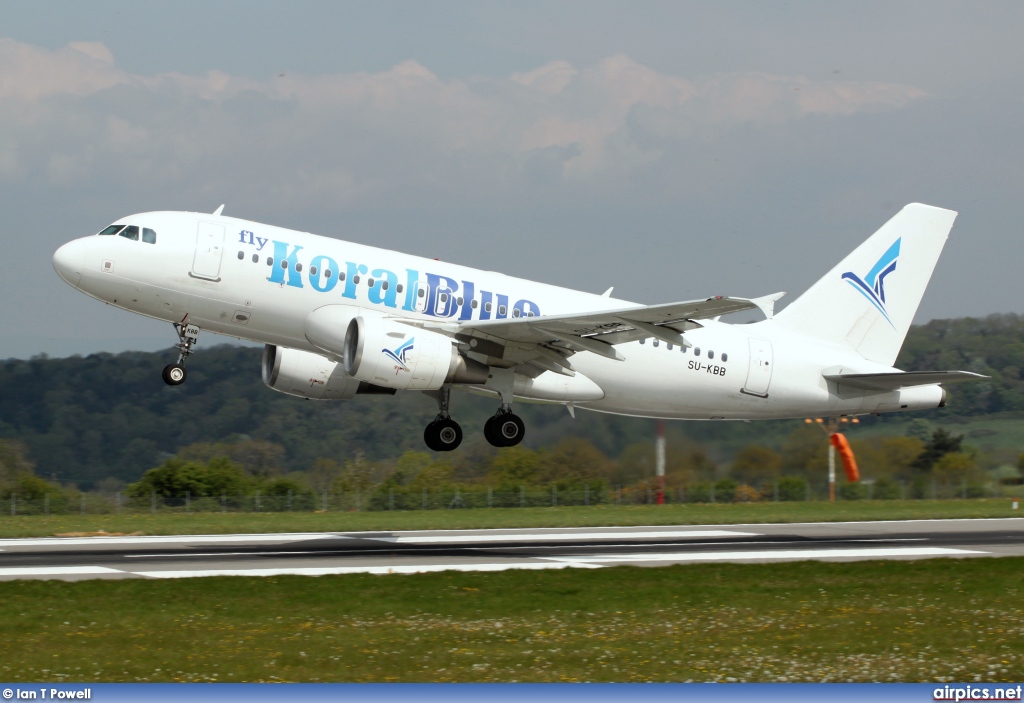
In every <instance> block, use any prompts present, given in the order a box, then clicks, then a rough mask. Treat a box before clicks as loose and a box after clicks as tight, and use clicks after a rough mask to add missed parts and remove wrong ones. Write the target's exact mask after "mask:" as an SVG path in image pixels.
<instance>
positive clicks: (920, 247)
mask: <svg viewBox="0 0 1024 703" xmlns="http://www.w3.org/2000/svg"><path fill="white" fill-rule="evenodd" d="M954 219H956V213H955V212H953V211H952V210H943V209H942V208H937V207H932V206H930V205H921V204H919V203H912V204H910V205H907V206H906V207H905V208H903V209H902V210H900V211H899V212H898V213H897V214H896V216H895V217H893V218H892V219H891V220H889V221H888V222H886V223H885V224H884V225H882V228H881V229H880V230H878V231H877V232H875V233H874V234H873V235H871V237H869V238H868V240H867V241H866V242H864V243H863V244H861V245H860V246H859V247H857V248H856V249H855V250H854V251H853V253H852V254H850V255H849V256H847V257H846V258H845V259H843V260H842V261H841V262H840V263H839V265H838V266H836V267H835V268H834V269H832V270H831V271H829V272H828V273H827V274H825V276H824V278H822V279H821V280H819V281H818V282H817V283H815V284H814V285H813V286H811V287H810V289H808V291H807V292H806V293H804V294H803V295H801V296H800V297H799V298H797V299H796V300H795V301H793V303H792V304H791V305H789V306H787V307H786V308H785V309H784V310H782V311H781V312H779V313H778V314H777V315H776V316H775V320H776V321H777V322H778V323H779V324H781V325H783V326H785V327H788V328H790V329H792V330H794V331H797V332H801V333H803V334H806V335H808V336H811V337H817V338H819V339H823V340H826V341H829V342H833V343H835V344H841V345H844V346H849V347H851V348H853V349H855V350H857V351H858V352H859V353H860V354H861V355H862V356H864V358H866V359H869V360H871V361H876V362H879V363H883V364H887V365H889V366H892V364H893V363H895V361H896V356H897V354H899V351H900V347H902V346H903V340H904V339H905V338H906V336H907V330H908V329H909V328H910V323H911V322H912V321H913V319H914V314H915V313H916V312H917V306H918V305H920V303H921V296H923V295H924V289H925V288H926V287H927V286H928V280H929V279H930V278H931V277H932V271H933V270H934V269H935V263H936V262H937V261H938V260H939V254H940V253H942V247H943V245H945V243H946V237H947V236H948V235H949V230H950V229H951V228H952V227H953V220H954Z"/></svg>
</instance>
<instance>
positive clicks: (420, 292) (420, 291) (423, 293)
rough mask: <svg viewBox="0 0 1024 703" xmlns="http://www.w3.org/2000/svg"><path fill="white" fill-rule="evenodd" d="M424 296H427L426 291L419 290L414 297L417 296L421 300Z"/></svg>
mask: <svg viewBox="0 0 1024 703" xmlns="http://www.w3.org/2000/svg"><path fill="white" fill-rule="evenodd" d="M426 294H427V291H425V290H423V289H422V288H420V289H419V290H418V291H416V295H418V296H419V297H421V298H422V297H423V296H425V295H426Z"/></svg>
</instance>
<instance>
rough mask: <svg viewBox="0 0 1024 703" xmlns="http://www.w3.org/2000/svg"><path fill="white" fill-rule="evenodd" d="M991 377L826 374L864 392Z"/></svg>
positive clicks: (957, 373)
mask: <svg viewBox="0 0 1024 703" xmlns="http://www.w3.org/2000/svg"><path fill="white" fill-rule="evenodd" d="M983 378H989V376H983V375H981V374H980V373H971V372H970V371H905V372H903V371H897V372H895V373H841V374H826V375H825V379H826V380H828V381H832V382H833V383H836V384H838V385H840V386H845V387H847V388H856V389H857V390H863V391H896V390H899V389H900V388H910V387H912V386H931V385H935V384H937V383H960V382H962V381H979V380H981V379H983Z"/></svg>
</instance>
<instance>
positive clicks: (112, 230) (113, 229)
mask: <svg viewBox="0 0 1024 703" xmlns="http://www.w3.org/2000/svg"><path fill="white" fill-rule="evenodd" d="M123 228H124V225H110V226H109V227H107V228H106V229H105V230H103V231H102V232H100V234H101V235H102V234H117V233H118V232H120V231H121V230H122V229H123Z"/></svg>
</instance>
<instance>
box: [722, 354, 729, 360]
mask: <svg viewBox="0 0 1024 703" xmlns="http://www.w3.org/2000/svg"><path fill="white" fill-rule="evenodd" d="M728 360H729V355H728V354H725V353H723V354H722V361H728Z"/></svg>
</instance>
